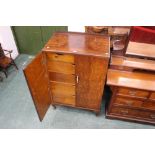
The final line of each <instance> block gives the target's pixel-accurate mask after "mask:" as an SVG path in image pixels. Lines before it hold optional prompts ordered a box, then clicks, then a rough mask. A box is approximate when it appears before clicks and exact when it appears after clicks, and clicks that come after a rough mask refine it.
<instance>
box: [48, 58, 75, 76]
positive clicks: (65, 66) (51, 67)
mask: <svg viewBox="0 0 155 155" xmlns="http://www.w3.org/2000/svg"><path fill="white" fill-rule="evenodd" d="M47 67H48V71H49V72H57V73H63V74H75V65H73V64H70V63H65V62H61V61H48V62H47Z"/></svg>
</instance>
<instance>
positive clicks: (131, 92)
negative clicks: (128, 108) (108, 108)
mask: <svg viewBox="0 0 155 155" xmlns="http://www.w3.org/2000/svg"><path fill="white" fill-rule="evenodd" d="M118 94H120V95H127V96H133V97H143V98H147V97H148V95H149V92H148V91H143V90H137V89H129V88H119V90H118Z"/></svg>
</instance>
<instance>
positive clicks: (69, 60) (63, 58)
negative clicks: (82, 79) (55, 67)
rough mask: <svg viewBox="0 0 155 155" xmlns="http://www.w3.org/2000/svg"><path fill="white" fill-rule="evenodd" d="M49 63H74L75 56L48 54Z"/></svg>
mask: <svg viewBox="0 0 155 155" xmlns="http://www.w3.org/2000/svg"><path fill="white" fill-rule="evenodd" d="M46 55H47V60H48V61H62V62H67V63H74V56H73V55H69V54H61V53H47V54H46Z"/></svg>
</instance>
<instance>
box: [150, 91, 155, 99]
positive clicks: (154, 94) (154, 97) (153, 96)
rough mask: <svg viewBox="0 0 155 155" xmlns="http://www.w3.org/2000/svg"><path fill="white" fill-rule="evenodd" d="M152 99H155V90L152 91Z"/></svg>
mask: <svg viewBox="0 0 155 155" xmlns="http://www.w3.org/2000/svg"><path fill="white" fill-rule="evenodd" d="M150 99H151V100H155V92H153V93H151V95H150Z"/></svg>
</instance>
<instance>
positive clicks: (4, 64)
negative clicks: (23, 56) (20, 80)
mask: <svg viewBox="0 0 155 155" xmlns="http://www.w3.org/2000/svg"><path fill="white" fill-rule="evenodd" d="M11 53H12V50H11V51H9V50H4V49H3V48H2V46H1V44H0V70H1V71H2V72H4V74H5V76H6V77H7V68H8V67H9V66H10V65H13V66H15V68H16V69H17V70H18V67H17V65H16V64H15V62H14V60H13V59H12V57H11Z"/></svg>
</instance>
